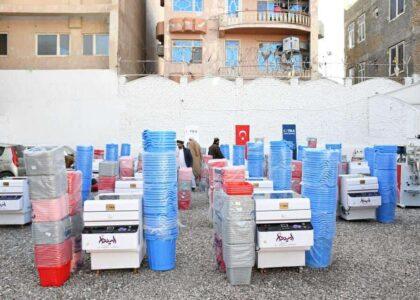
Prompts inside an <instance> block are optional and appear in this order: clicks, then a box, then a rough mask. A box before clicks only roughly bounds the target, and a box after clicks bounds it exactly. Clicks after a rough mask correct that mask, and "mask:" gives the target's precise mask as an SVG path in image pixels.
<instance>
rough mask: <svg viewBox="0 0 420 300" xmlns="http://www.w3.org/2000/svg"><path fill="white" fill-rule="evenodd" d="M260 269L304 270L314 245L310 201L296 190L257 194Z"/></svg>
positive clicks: (258, 265) (258, 260)
mask: <svg viewBox="0 0 420 300" xmlns="http://www.w3.org/2000/svg"><path fill="white" fill-rule="evenodd" d="M254 199H255V218H256V223H257V267H258V268H259V269H265V268H280V267H303V266H305V251H307V250H309V249H310V247H311V246H313V244H314V233H313V228H312V224H311V206H310V200H309V199H308V198H301V197H300V196H299V195H298V194H296V193H294V192H293V191H276V192H267V193H264V192H263V193H254Z"/></svg>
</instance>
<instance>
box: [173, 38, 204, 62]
mask: <svg viewBox="0 0 420 300" xmlns="http://www.w3.org/2000/svg"><path fill="white" fill-rule="evenodd" d="M202 58H203V44H202V42H201V41H198V40H174V41H172V62H177V63H182V62H184V63H193V64H201V62H202Z"/></svg>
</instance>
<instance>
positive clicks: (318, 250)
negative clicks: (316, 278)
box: [305, 238, 334, 269]
mask: <svg viewBox="0 0 420 300" xmlns="http://www.w3.org/2000/svg"><path fill="white" fill-rule="evenodd" d="M333 242H334V240H333V239H325V238H315V239H314V247H311V249H310V250H309V251H306V255H305V256H306V265H307V266H308V267H310V268H316V269H318V268H327V267H329V266H330V265H331V262H332V250H333ZM315 245H316V246H315Z"/></svg>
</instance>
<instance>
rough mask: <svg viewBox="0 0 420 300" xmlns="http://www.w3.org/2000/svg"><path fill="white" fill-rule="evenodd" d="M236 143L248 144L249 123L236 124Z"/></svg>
mask: <svg viewBox="0 0 420 300" xmlns="http://www.w3.org/2000/svg"><path fill="white" fill-rule="evenodd" d="M235 128H236V145H246V143H248V142H249V137H250V133H249V131H250V128H249V125H236V126H235Z"/></svg>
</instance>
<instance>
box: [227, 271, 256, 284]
mask: <svg viewBox="0 0 420 300" xmlns="http://www.w3.org/2000/svg"><path fill="white" fill-rule="evenodd" d="M226 276H227V278H228V281H229V283H230V284H231V285H249V284H251V276H252V267H244V268H226Z"/></svg>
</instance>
